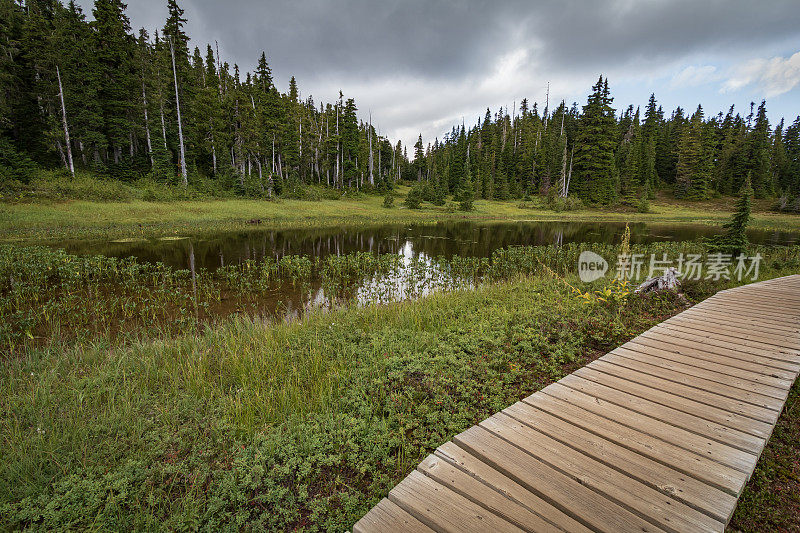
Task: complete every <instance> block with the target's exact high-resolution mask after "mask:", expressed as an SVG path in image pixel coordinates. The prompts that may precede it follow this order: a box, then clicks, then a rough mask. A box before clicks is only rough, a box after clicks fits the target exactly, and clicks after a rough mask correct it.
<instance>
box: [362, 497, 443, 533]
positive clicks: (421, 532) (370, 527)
mask: <svg viewBox="0 0 800 533" xmlns="http://www.w3.org/2000/svg"><path fill="white" fill-rule="evenodd" d="M370 531H405V532H407V533H433V530H432V529H431V528H429V527H428V526H426V525H425V524H423V523H422V522H420V521H419V520H417V519H416V518H414V517H413V516H411V515H410V514H408V513H407V512H405V511H404V510H402V509H401V508H399V507H398V506H397V505H396V504H394V503H392V502H391V501H390V500H389V499H387V498H384V499H382V500H381V501H380V502H379V503H378V505H376V506H375V507H373V508H372V510H371V511H370V512H369V513H367V514H366V515H364V517H363V518H362V519H361V520H359V521H358V522H356V524H355V525H354V526H353V533H368V532H370Z"/></svg>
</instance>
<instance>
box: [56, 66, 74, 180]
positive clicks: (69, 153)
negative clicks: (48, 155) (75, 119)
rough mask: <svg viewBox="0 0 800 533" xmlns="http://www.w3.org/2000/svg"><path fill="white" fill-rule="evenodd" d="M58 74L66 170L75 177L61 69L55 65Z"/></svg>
mask: <svg viewBox="0 0 800 533" xmlns="http://www.w3.org/2000/svg"><path fill="white" fill-rule="evenodd" d="M56 76H58V96H59V97H60V98H61V120H62V121H63V122H64V144H66V146H67V170H69V173H70V174H72V177H73V178H74V177H75V165H74V164H73V163H72V146H71V145H70V142H69V127H68V126H67V108H66V107H65V106H64V89H63V88H62V86H61V71H60V70H59V68H58V66H56Z"/></svg>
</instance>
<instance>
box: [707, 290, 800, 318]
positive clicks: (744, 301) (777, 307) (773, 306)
mask: <svg viewBox="0 0 800 533" xmlns="http://www.w3.org/2000/svg"><path fill="white" fill-rule="evenodd" d="M717 300H721V301H723V302H726V303H727V302H731V303H736V304H739V305H748V306H753V307H758V308H760V309H764V310H767V311H770V310H774V311H775V312H776V313H778V314H783V315H792V314H795V315H796V314H797V311H798V310H797V308H796V307H795V306H794V305H792V304H791V303H790V302H786V301H784V300H783V299H780V298H773V299H767V298H758V297H754V296H752V295H750V294H749V293H748V292H739V293H737V294H727V295H725V297H719V298H717Z"/></svg>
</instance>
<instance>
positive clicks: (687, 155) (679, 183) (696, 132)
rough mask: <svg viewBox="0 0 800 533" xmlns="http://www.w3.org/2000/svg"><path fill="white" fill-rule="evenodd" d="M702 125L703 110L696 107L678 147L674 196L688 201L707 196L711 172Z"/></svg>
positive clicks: (702, 198)
mask: <svg viewBox="0 0 800 533" xmlns="http://www.w3.org/2000/svg"><path fill="white" fill-rule="evenodd" d="M706 141H707V139H706V134H705V131H704V123H703V108H702V106H698V107H697V111H696V112H695V113H694V114H693V115H692V118H691V120H690V121H689V124H688V125H687V126H686V127H685V128H684V131H683V133H682V135H681V140H680V145H679V147H678V165H677V177H676V179H675V180H676V181H675V196H676V197H678V198H686V199H688V200H704V199H706V198H708V196H709V184H710V180H711V172H710V167H709V161H710V159H709V154H708V148H707V146H706Z"/></svg>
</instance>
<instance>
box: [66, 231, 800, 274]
mask: <svg viewBox="0 0 800 533" xmlns="http://www.w3.org/2000/svg"><path fill="white" fill-rule="evenodd" d="M624 229H625V224H624V223H613V222H612V223H609V222H602V223H600V222H514V223H479V222H442V223H439V224H435V225H382V226H359V227H326V228H314V229H289V230H258V229H255V228H253V229H248V230H246V231H242V232H227V233H218V234H206V235H202V234H201V235H197V236H192V237H191V238H181V236H179V235H178V236H174V237H170V238H167V239H142V240H138V241H137V240H123V241H114V242H109V241H65V242H60V243H56V246H58V247H59V248H65V249H66V250H67V251H68V252H70V253H75V254H79V255H96V254H101V255H106V256H110V257H136V258H137V259H139V260H141V261H149V262H157V261H160V262H162V263H165V264H166V265H169V266H172V267H174V268H186V269H189V268H192V266H194V267H195V268H205V269H207V270H215V269H216V268H218V267H220V266H224V265H229V264H236V263H240V262H242V261H245V260H247V259H254V260H258V259H262V258H265V257H273V258H275V259H279V258H281V257H283V256H285V255H306V256H311V257H320V258H322V257H325V256H327V255H331V254H334V255H344V254H348V253H352V252H357V251H365V252H366V251H368V252H373V253H380V254H384V253H391V254H401V255H404V256H405V257H409V258H410V257H435V256H445V257H448V258H449V257H452V256H453V255H461V256H470V257H489V256H491V255H492V252H494V251H495V250H497V249H498V248H505V247H508V246H513V245H547V244H563V243H568V242H600V243H616V242H619V240H620V236H621V235H622V232H623V231H624ZM630 229H631V242H632V243H649V242H653V241H685V240H695V239H698V238H700V237H709V236H711V235H714V234H715V233H717V232H719V231H720V230H719V229H718V228H714V227H710V226H703V225H673V226H669V225H651V224H644V223H637V224H631V226H630ZM748 235H749V238H750V241H751V242H753V243H758V244H774V245H789V244H797V243H798V242H800V235H798V234H797V233H792V232H782V231H764V230H751V231H749V232H748ZM192 256H193V257H192ZM192 259H193V260H194V265H191V264H190V263H191V260H192Z"/></svg>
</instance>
